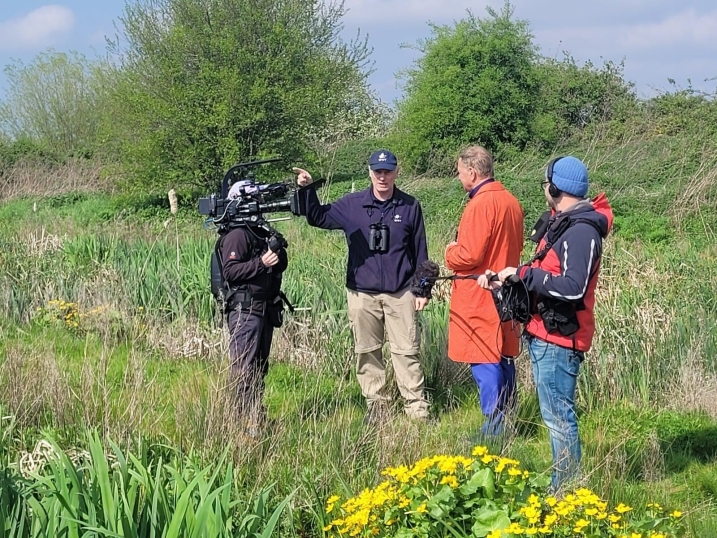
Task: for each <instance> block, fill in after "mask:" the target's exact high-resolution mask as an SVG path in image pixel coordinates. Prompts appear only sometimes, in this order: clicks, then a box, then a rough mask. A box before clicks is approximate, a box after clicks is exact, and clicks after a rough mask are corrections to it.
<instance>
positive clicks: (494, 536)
mask: <svg viewBox="0 0 717 538" xmlns="http://www.w3.org/2000/svg"><path fill="white" fill-rule="evenodd" d="M475 455H476V456H477V455H478V454H475ZM501 536H503V531H501V530H500V529H496V530H494V531H490V532H489V533H488V536H486V538H500V537H501Z"/></svg>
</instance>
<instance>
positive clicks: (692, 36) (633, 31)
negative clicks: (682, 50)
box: [621, 9, 717, 49]
mask: <svg viewBox="0 0 717 538" xmlns="http://www.w3.org/2000/svg"><path fill="white" fill-rule="evenodd" d="M622 33H623V35H622V36H621V42H622V44H623V45H624V46H626V47H630V48H632V47H634V48H641V49H650V48H654V47H655V46H656V45H661V46H665V45H672V44H675V43H689V44H694V45H708V46H711V45H714V43H715V35H717V11H713V12H712V13H703V14H700V13H697V12H696V11H695V10H694V9H689V10H687V11H684V12H682V13H678V14H676V15H672V16H671V17H668V18H666V19H665V20H663V21H660V22H657V23H649V24H638V25H635V26H633V27H631V28H629V31H623V32H622Z"/></svg>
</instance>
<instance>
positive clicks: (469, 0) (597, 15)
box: [0, 0, 717, 102]
mask: <svg viewBox="0 0 717 538" xmlns="http://www.w3.org/2000/svg"><path fill="white" fill-rule="evenodd" d="M124 5H125V0H55V1H54V2H47V1H41V0H23V1H20V0H0V66H5V65H7V64H8V63H9V62H10V61H12V60H14V59H19V60H22V61H25V62H27V61H30V60H32V58H33V57H34V56H35V55H36V54H37V53H38V52H41V51H44V50H47V49H48V48H54V49H55V50H58V51H71V50H75V51H79V52H81V53H83V54H85V55H86V56H89V57H93V56H96V55H100V54H103V53H104V51H105V36H106V35H114V32H115V30H114V24H115V22H119V21H118V18H119V16H120V15H121V14H122V13H123V10H124ZM486 5H492V6H493V7H497V8H500V6H501V5H502V0H488V1H486V0H463V1H453V0H346V1H345V6H346V7H347V8H348V13H347V15H346V17H345V20H344V24H345V30H344V34H345V36H346V38H347V39H349V38H351V37H353V36H354V35H355V32H356V30H357V29H359V28H360V29H361V30H362V31H363V32H364V33H367V34H368V36H369V44H370V46H372V47H373V50H374V52H373V54H372V60H373V61H374V63H375V65H374V68H375V72H374V74H373V75H372V76H371V79H370V81H371V84H372V86H373V87H374V88H375V90H376V91H377V92H378V94H379V95H380V96H381V97H382V98H383V99H384V100H386V101H388V102H392V101H393V100H394V99H396V98H398V97H399V96H400V87H399V85H398V83H397V80H396V78H395V74H396V73H397V72H398V71H399V70H400V69H402V68H405V67H407V66H409V65H410V64H411V62H412V61H413V60H414V59H415V58H416V57H417V53H416V52H415V51H412V50H410V49H403V48H401V47H400V45H401V44H402V43H409V44H411V43H415V42H416V40H418V39H420V38H423V37H427V36H428V35H430V30H429V27H428V24H427V22H428V21H431V22H434V23H438V24H450V23H451V22H452V21H454V20H456V19H460V18H461V17H463V16H464V15H465V13H466V10H467V9H470V10H472V11H473V13H475V14H476V15H479V16H483V15H484V14H485V7H486ZM513 5H514V6H515V13H516V15H517V16H518V17H520V18H524V19H527V20H529V21H530V25H531V29H532V32H533V34H534V36H535V42H536V43H537V44H538V46H539V47H540V48H541V51H542V53H543V54H545V55H548V56H558V57H560V56H561V53H562V51H568V52H570V53H571V54H572V55H573V57H575V58H576V59H577V60H579V61H585V60H588V59H590V60H592V61H593V62H594V63H598V64H599V63H601V62H602V61H603V59H606V60H614V61H616V62H619V61H620V60H622V59H623V58H624V59H625V74H626V77H627V78H628V80H632V81H634V82H635V83H636V85H637V86H636V87H637V90H638V93H639V94H640V95H641V96H643V97H645V96H652V95H654V94H655V93H656V92H658V91H660V90H665V89H669V85H668V82H667V79H668V78H673V79H675V80H676V81H677V82H678V84H679V85H680V86H682V87H684V86H686V85H687V79H688V78H690V79H692V83H693V86H694V87H696V88H698V89H702V90H705V91H710V92H712V91H714V89H715V87H717V82H715V81H708V82H705V79H709V78H713V77H717V3H715V2H714V1H713V0H686V1H685V2H682V3H680V2H674V1H673V0H669V1H668V0H602V1H600V2H588V1H586V0H549V1H547V0H514V1H513ZM6 83H7V80H6V78H5V75H4V74H0V97H2V96H3V95H4V91H5V86H6Z"/></svg>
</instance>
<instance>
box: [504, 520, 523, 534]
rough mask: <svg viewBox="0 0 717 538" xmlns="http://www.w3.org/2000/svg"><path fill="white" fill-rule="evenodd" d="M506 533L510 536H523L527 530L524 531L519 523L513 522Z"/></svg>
mask: <svg viewBox="0 0 717 538" xmlns="http://www.w3.org/2000/svg"><path fill="white" fill-rule="evenodd" d="M505 532H506V533H508V534H523V532H525V529H523V527H521V526H520V524H519V523H515V522H513V523H511V524H510V527H508V528H507V529H505Z"/></svg>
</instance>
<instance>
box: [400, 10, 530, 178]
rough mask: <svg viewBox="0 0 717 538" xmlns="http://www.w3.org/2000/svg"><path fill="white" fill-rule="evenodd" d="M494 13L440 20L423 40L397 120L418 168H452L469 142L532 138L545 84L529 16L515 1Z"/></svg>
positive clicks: (404, 149)
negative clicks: (520, 13)
mask: <svg viewBox="0 0 717 538" xmlns="http://www.w3.org/2000/svg"><path fill="white" fill-rule="evenodd" d="M488 14H489V17H487V18H485V19H480V18H478V17H476V16H474V15H473V14H470V13H469V16H468V17H467V18H465V19H463V20H460V21H458V22H457V23H456V24H455V25H454V26H452V27H450V26H433V27H432V30H433V35H432V36H431V37H429V38H428V39H426V40H425V41H423V42H420V43H419V45H418V48H419V50H421V52H423V56H422V57H421V58H420V59H419V60H417V62H416V64H415V65H414V66H413V67H412V68H411V69H409V70H408V71H407V73H406V77H407V81H406V97H405V100H404V101H403V102H401V103H400V104H399V107H398V120H397V126H396V136H397V143H398V144H399V145H398V146H397V150H398V151H399V152H400V153H401V155H402V156H403V157H404V159H406V160H407V161H408V164H409V165H410V168H412V169H414V170H416V171H418V172H425V171H427V170H431V169H434V170H440V171H442V172H446V171H447V170H449V169H450V168H451V167H452V166H453V164H454V163H453V161H454V159H455V153H456V151H458V149H459V148H460V147H461V146H463V145H466V144H469V143H480V144H482V145H484V146H486V147H488V148H490V149H492V150H495V149H497V148H499V147H500V146H501V145H504V144H514V145H517V146H524V145H526V144H527V143H528V142H529V141H530V140H531V138H532V124H533V119H534V117H535V114H536V112H537V110H538V99H539V91H540V87H539V84H538V82H539V81H538V78H537V76H536V71H535V68H534V64H535V62H536V60H537V50H536V47H535V45H534V44H533V42H532V37H531V35H530V33H529V28H528V23H527V21H523V20H515V19H513V8H512V7H511V6H510V4H506V5H505V6H504V7H503V10H502V11H501V12H496V11H494V10H493V9H491V8H488Z"/></svg>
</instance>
